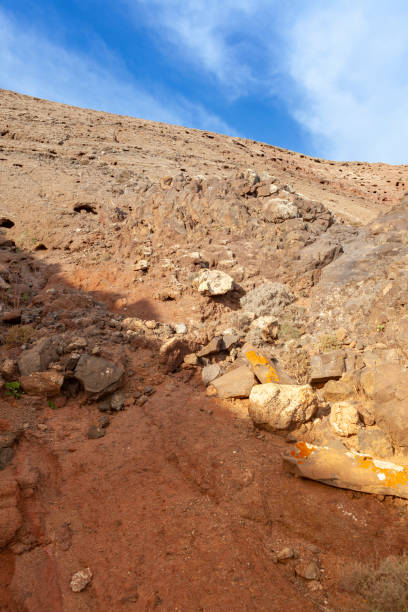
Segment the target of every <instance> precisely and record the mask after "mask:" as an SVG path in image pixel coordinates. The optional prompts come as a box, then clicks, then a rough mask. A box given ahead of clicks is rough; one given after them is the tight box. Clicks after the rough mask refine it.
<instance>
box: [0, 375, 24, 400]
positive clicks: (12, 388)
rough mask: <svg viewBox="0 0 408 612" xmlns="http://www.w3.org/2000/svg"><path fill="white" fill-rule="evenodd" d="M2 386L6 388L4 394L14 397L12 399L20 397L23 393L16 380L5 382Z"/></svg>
mask: <svg viewBox="0 0 408 612" xmlns="http://www.w3.org/2000/svg"><path fill="white" fill-rule="evenodd" d="M4 388H5V390H6V395H7V396H8V397H14V399H20V397H21V395H22V394H23V393H24V391H23V390H22V389H21V385H20V383H19V382H18V380H15V381H13V382H6V383H5V384H4Z"/></svg>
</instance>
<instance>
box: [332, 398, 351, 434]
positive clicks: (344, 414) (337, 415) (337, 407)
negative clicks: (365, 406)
mask: <svg viewBox="0 0 408 612" xmlns="http://www.w3.org/2000/svg"><path fill="white" fill-rule="evenodd" d="M330 426H331V428H332V430H333V431H334V433H335V434H337V435H338V436H344V437H348V436H352V435H354V434H356V433H357V430H358V410H357V408H356V406H355V405H354V404H351V403H349V402H337V403H335V404H332V407H331V412H330Z"/></svg>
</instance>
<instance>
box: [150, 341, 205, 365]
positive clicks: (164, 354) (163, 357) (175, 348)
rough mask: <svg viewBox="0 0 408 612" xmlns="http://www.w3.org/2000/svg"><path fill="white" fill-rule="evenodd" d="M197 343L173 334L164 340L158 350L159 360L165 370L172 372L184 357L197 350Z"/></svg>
mask: <svg viewBox="0 0 408 612" xmlns="http://www.w3.org/2000/svg"><path fill="white" fill-rule="evenodd" d="M197 347H198V345H197V344H196V343H195V342H192V341H191V340H186V339H184V338H180V336H175V337H173V338H170V340H166V342H164V343H163V344H162V345H161V347H160V350H159V361H160V363H161V364H162V365H163V367H164V370H165V372H174V371H175V370H177V368H178V367H179V366H180V365H181V364H182V363H183V361H184V357H186V355H189V354H191V353H194V352H195V351H196V350H197Z"/></svg>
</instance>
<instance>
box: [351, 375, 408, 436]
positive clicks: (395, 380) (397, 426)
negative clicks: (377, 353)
mask: <svg viewBox="0 0 408 612" xmlns="http://www.w3.org/2000/svg"><path fill="white" fill-rule="evenodd" d="M360 385H361V392H362V395H363V397H364V400H365V402H366V403H367V405H368V408H369V409H370V411H371V412H372V414H373V416H374V419H375V422H376V424H377V425H378V426H379V427H380V428H381V429H382V430H383V431H384V432H386V433H387V434H388V435H389V436H390V437H391V439H392V441H393V442H394V443H395V444H396V445H398V446H401V447H408V371H406V370H404V369H402V368H401V367H400V366H399V365H397V364H391V363H390V364H383V366H382V367H381V368H366V369H365V370H363V372H362V373H361V376H360Z"/></svg>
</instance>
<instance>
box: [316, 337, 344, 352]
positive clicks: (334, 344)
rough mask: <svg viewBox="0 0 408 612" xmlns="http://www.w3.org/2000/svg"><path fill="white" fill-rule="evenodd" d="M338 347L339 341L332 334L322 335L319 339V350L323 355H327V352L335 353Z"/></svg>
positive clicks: (339, 345)
mask: <svg viewBox="0 0 408 612" xmlns="http://www.w3.org/2000/svg"><path fill="white" fill-rule="evenodd" d="M340 347H341V342H340V340H339V339H338V338H336V336H335V335H333V334H323V335H322V336H320V338H319V349H320V350H321V351H323V353H327V352H328V351H335V350H336V349H338V348H340Z"/></svg>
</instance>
